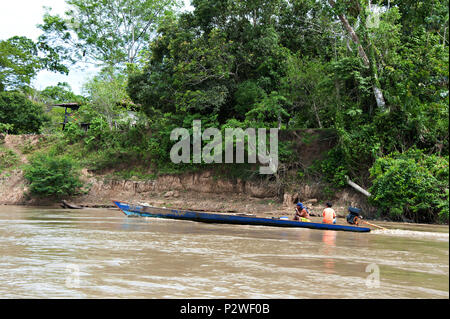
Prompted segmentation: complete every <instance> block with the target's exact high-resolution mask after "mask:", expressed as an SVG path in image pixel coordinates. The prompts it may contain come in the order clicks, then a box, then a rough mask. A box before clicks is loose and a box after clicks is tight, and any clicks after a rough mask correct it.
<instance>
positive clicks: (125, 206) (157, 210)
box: [113, 201, 370, 232]
mask: <svg viewBox="0 0 450 319" xmlns="http://www.w3.org/2000/svg"><path fill="white" fill-rule="evenodd" d="M113 203H114V205H116V206H117V207H118V208H119V209H120V210H121V211H122V212H123V213H124V214H125V215H127V216H138V217H157V218H170V219H181V220H191V221H198V222H204V223H221V224H239V225H259V226H275V227H301V228H312V229H323V230H341V231H353V232H369V231H370V228H366V227H356V226H345V225H332V224H322V223H311V222H300V221H294V220H284V219H275V218H263V217H249V216H240V215H237V214H234V215H232V214H214V213H203V212H195V211H190V210H179V209H170V208H161V207H152V206H140V205H134V204H130V203H126V202H121V201H113Z"/></svg>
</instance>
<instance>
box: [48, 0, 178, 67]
mask: <svg viewBox="0 0 450 319" xmlns="http://www.w3.org/2000/svg"><path fill="white" fill-rule="evenodd" d="M66 2H67V4H68V5H70V7H71V10H68V11H66V12H65V15H64V16H63V17H61V16H59V15H51V13H50V12H47V13H46V14H45V15H44V23H43V24H42V25H40V26H39V27H40V28H41V29H42V31H43V34H42V35H41V36H40V38H39V40H40V41H41V42H43V43H46V44H48V45H49V46H52V47H56V48H58V49H59V52H61V54H62V55H63V56H64V57H65V58H66V59H69V60H71V61H73V62H75V63H76V62H79V61H82V60H87V61H89V62H92V61H93V62H95V63H98V64H103V65H107V66H122V67H123V66H124V64H125V63H136V62H138V61H139V60H140V59H141V56H140V55H141V54H142V49H143V47H144V46H145V44H146V43H147V42H148V41H149V39H150V37H151V35H152V33H153V32H154V31H155V29H156V28H157V26H158V23H159V21H160V20H161V19H162V17H164V16H166V15H170V14H171V13H172V8H173V7H174V6H176V4H177V2H176V1H175V0H104V1H97V0H66Z"/></svg>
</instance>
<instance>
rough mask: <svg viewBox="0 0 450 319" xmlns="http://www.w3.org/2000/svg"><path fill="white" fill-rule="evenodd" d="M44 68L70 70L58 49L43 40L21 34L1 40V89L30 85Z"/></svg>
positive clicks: (60, 70)
mask: <svg viewBox="0 0 450 319" xmlns="http://www.w3.org/2000/svg"><path fill="white" fill-rule="evenodd" d="M43 69H47V70H51V71H55V72H59V73H66V74H67V73H68V72H69V70H68V69H67V67H66V66H65V65H64V64H62V63H61V59H60V56H59V54H58V52H57V50H55V49H53V48H52V47H50V46H48V45H46V44H44V43H42V42H40V43H34V42H33V41H32V40H30V39H28V38H26V37H19V36H15V37H12V38H10V39H7V40H0V91H3V90H5V89H17V88H23V87H26V86H28V85H29V84H30V81H31V79H32V78H33V77H34V76H35V75H36V74H37V72H38V71H40V70H43Z"/></svg>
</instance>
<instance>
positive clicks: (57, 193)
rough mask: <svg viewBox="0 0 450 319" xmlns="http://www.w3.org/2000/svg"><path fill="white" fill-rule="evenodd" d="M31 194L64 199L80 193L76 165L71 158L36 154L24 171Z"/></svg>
mask: <svg viewBox="0 0 450 319" xmlns="http://www.w3.org/2000/svg"><path fill="white" fill-rule="evenodd" d="M24 172H25V174H24V176H25V178H26V179H27V180H28V181H29V182H30V193H31V194H32V195H35V196H38V197H57V198H58V197H64V196H71V195H77V194H79V193H80V190H81V187H82V186H83V183H82V182H81V181H80V180H79V178H78V172H77V170H76V163H75V162H74V161H73V160H72V159H71V158H69V157H67V156H63V157H54V156H52V155H49V154H42V153H41V154H36V155H35V156H33V157H32V158H31V161H30V165H27V166H26V167H25V169H24Z"/></svg>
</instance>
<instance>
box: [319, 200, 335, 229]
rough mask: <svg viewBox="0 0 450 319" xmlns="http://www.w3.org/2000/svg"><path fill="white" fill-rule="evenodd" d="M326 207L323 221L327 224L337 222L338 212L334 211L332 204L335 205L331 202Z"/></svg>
mask: <svg viewBox="0 0 450 319" xmlns="http://www.w3.org/2000/svg"><path fill="white" fill-rule="evenodd" d="M326 206H327V207H326V208H325V209H324V210H323V213H322V215H323V220H322V223H325V224H336V212H335V211H334V209H333V208H331V206H333V205H332V204H331V203H327V204H326Z"/></svg>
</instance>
